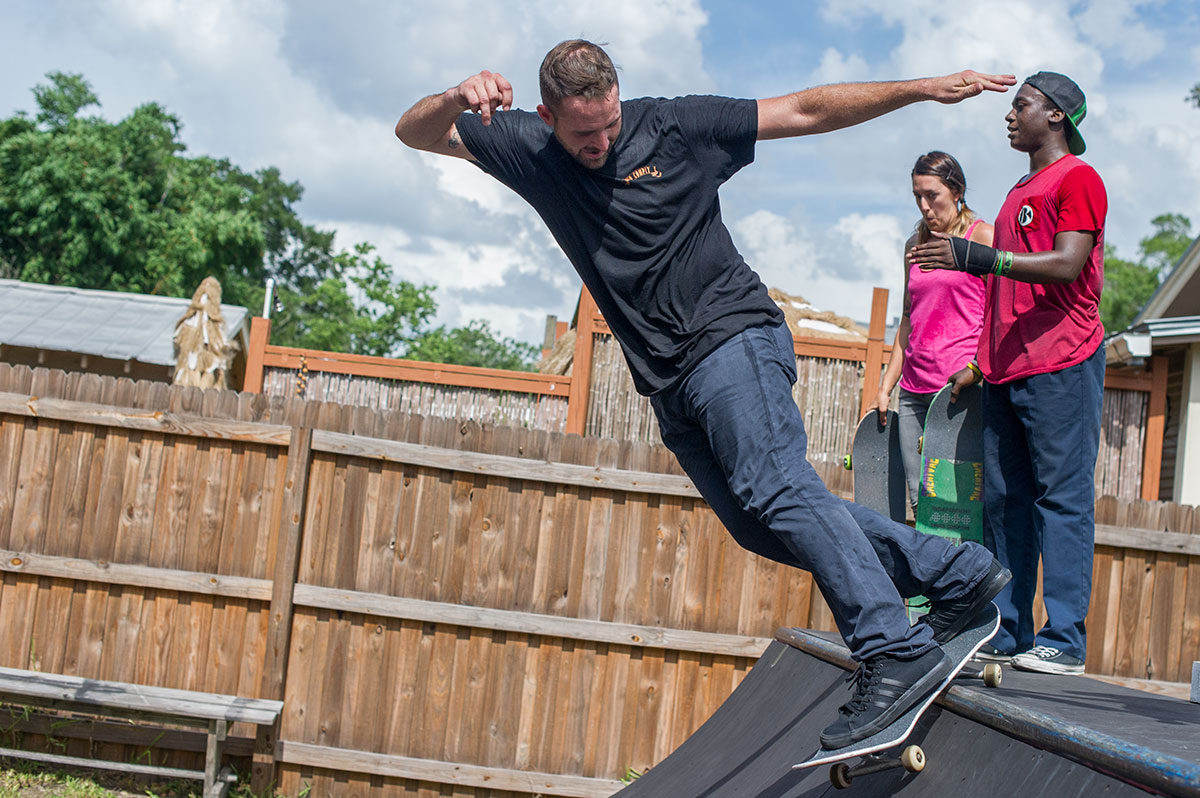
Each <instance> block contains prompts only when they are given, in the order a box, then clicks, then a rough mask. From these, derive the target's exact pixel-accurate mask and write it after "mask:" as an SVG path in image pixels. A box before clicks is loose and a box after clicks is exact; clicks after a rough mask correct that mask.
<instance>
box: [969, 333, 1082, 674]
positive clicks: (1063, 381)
mask: <svg viewBox="0 0 1200 798" xmlns="http://www.w3.org/2000/svg"><path fill="white" fill-rule="evenodd" d="M1103 398H1104V347H1103V346H1101V347H1100V348H1099V349H1097V350H1096V352H1095V354H1093V355H1092V356H1090V357H1089V358H1088V359H1087V360H1085V361H1083V362H1082V363H1079V364H1077V365H1075V366H1071V367H1070V368H1066V369H1063V370H1061V371H1054V372H1051V373H1049V374H1036V375H1034V376H1032V377H1026V378H1024V379H1019V380H1014V381H1012V382H1008V383H1003V384H1000V385H993V384H991V383H984V386H983V415H984V428H983V452H984V454H983V457H984V464H983V479H984V483H983V484H984V487H983V501H984V508H985V511H986V514H985V523H984V540H985V542H986V543H987V544H988V546H990V547H991V548H992V550H993V551H995V552H996V558H997V559H998V560H1000V562H1002V563H1004V565H1005V566H1007V567H1008V569H1009V570H1011V571H1012V574H1013V578H1012V582H1010V583H1009V584H1008V586H1007V587H1006V588H1005V589H1004V591H1003V592H1002V593H1000V595H999V596H997V597H996V604H997V606H999V607H1000V616H1001V624H1000V631H999V632H998V633H997V634H996V637H995V638H994V639H993V640H992V644H993V645H995V646H996V647H997V648H999V649H1001V650H1004V651H1009V652H1013V653H1020V652H1022V651H1028V650H1029V649H1030V648H1032V647H1033V646H1034V645H1047V646H1053V647H1054V648H1057V649H1059V650H1061V651H1065V652H1066V653H1068V654H1071V655H1072V656H1075V657H1079V659H1081V660H1082V659H1083V658H1084V655H1085V654H1086V652H1087V637H1086V632H1085V629H1084V619H1085V618H1086V617H1087V610H1088V602H1089V601H1090V600H1091V595H1092V554H1093V548H1094V543H1095V523H1094V516H1095V502H1096V496H1095V493H1096V488H1095V481H1094V480H1095V470H1096V453H1097V451H1098V450H1099V447H1100V411H1101V406H1102V402H1103ZM1039 556H1040V557H1041V559H1042V596H1043V598H1044V599H1045V604H1046V614H1047V616H1048V618H1047V620H1046V625H1045V626H1043V627H1042V629H1041V631H1039V632H1038V633H1037V635H1036V637H1035V635H1034V630H1033V598H1034V594H1035V593H1036V591H1037V568H1038V557H1039Z"/></svg>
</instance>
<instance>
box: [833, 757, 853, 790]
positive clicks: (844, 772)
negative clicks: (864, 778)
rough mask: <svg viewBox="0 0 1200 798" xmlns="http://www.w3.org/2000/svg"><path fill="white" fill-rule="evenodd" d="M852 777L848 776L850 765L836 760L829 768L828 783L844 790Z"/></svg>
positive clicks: (836, 788)
mask: <svg viewBox="0 0 1200 798" xmlns="http://www.w3.org/2000/svg"><path fill="white" fill-rule="evenodd" d="M852 781H854V779H853V778H852V777H851V776H850V766H849V765H847V764H846V763H845V762H837V763H835V764H834V765H832V766H831V767H830V768H829V783H830V784H832V785H833V788H834V789H835V790H844V789H846V788H847V787H849V786H850V782H852Z"/></svg>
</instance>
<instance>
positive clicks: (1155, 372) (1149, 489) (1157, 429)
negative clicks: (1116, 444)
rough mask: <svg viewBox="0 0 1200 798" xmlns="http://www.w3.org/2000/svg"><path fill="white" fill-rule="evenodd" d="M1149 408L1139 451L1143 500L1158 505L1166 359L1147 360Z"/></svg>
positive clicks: (1164, 412)
mask: <svg viewBox="0 0 1200 798" xmlns="http://www.w3.org/2000/svg"><path fill="white" fill-rule="evenodd" d="M1150 376H1151V379H1152V380H1153V381H1154V383H1153V385H1152V387H1151V388H1150V407H1149V409H1148V410H1147V411H1146V443H1145V446H1144V448H1143V449H1142V498H1143V499H1145V500H1146V501H1151V502H1153V501H1158V488H1159V484H1160V482H1159V480H1161V479H1162V454H1163V435H1164V433H1165V430H1166V418H1167V359H1166V358H1165V357H1163V356H1162V355H1159V356H1157V357H1152V358H1150Z"/></svg>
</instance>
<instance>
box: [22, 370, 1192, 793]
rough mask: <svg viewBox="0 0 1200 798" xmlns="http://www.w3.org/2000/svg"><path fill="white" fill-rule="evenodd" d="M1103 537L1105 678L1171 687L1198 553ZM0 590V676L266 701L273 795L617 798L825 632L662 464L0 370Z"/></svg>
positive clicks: (124, 737) (807, 581) (181, 755)
mask: <svg viewBox="0 0 1200 798" xmlns="http://www.w3.org/2000/svg"><path fill="white" fill-rule="evenodd" d="M1128 512H1129V511H1128V510H1126V514H1127V515H1128ZM1104 535H1105V536H1104V537H1103V538H1102V544H1103V545H1104V546H1107V547H1108V548H1109V549H1110V550H1111V556H1108V557H1107V558H1105V557H1098V558H1097V585H1098V588H1099V586H1100V585H1101V584H1105V585H1109V586H1113V585H1115V584H1119V585H1121V586H1122V590H1120V591H1112V590H1110V591H1109V592H1107V593H1104V594H1103V596H1100V595H1098V602H1096V603H1094V604H1093V616H1094V618H1095V620H1094V621H1093V619H1092V618H1091V617H1090V618H1089V623H1095V624H1096V626H1093V627H1092V628H1093V634H1092V643H1093V644H1094V645H1098V646H1100V650H1101V652H1102V653H1101V655H1100V656H1098V658H1097V661H1098V662H1099V663H1102V665H1103V668H1104V671H1103V672H1107V673H1116V674H1119V675H1128V676H1146V675H1147V673H1148V670H1149V669H1150V668H1151V667H1152V668H1153V673H1154V675H1155V676H1156V677H1158V678H1168V679H1177V680H1178V679H1182V678H1185V677H1184V675H1183V674H1184V671H1183V670H1182V668H1183V665H1184V664H1185V663H1190V661H1191V660H1192V659H1196V658H1200V545H1197V544H1200V535H1185V534H1181V533H1168V532H1155V531H1150V530H1133V531H1129V530H1124V529H1118V528H1113V529H1107V530H1104ZM1118 560H1120V562H1121V565H1120V568H1119V571H1118V569H1117V566H1116V562H1117V561H1118ZM1147 563H1150V564H1151V565H1146V564H1147ZM1146 569H1149V570H1146ZM1151 570H1152V571H1153V573H1152V574H1151V573H1150V571H1151ZM0 571H2V572H3V573H2V578H0V665H2V666H6V667H18V668H27V669H38V670H42V671H47V672H54V673H64V674H69V675H75V676H81V677H88V678H100V679H113V680H119V681H129V682H135V683H141V684H151V685H161V686H166V687H176V688H182V689H191V690H202V691H211V692H222V693H233V694H238V695H244V696H247V697H255V698H268V699H282V700H283V701H284V709H283V714H282V718H281V721H280V723H279V724H278V726H277V728H275V729H270V730H267V731H266V732H264V733H262V734H260V735H259V736H258V737H257V739H247V738H248V736H249V735H250V734H252V732H251V731H250V730H248V729H241V730H238V729H236V728H235V729H234V732H233V734H234V737H235V740H234V741H233V742H232V743H231V750H239V751H241V752H242V754H243V756H246V757H247V758H249V757H250V756H253V763H254V766H253V776H254V778H253V780H254V782H255V784H256V786H258V787H260V788H261V787H262V786H265V784H266V783H267V782H269V781H270V780H271V779H272V778H273V777H274V778H276V779H277V781H278V784H279V786H280V787H281V788H282V789H283V791H284V792H285V793H287V794H296V793H299V792H301V791H303V790H304V789H305V787H306V786H307V787H310V788H311V794H314V795H323V796H341V795H362V794H364V793H367V792H370V794H372V795H387V796H433V795H462V796H467V795H473V796H488V797H491V796H495V797H496V798H510V796H513V797H515V796H518V795H530V794H540V795H546V796H605V795H609V794H611V793H612V792H614V791H616V789H618V787H619V786H620V785H619V782H618V781H616V779H617V778H618V777H619V776H620V775H621V774H623V773H624V772H625V771H626V769H627V768H634V769H638V770H642V769H645V768H647V767H650V766H653V765H654V764H655V763H657V762H658V761H660V760H661V759H662V758H663V757H665V756H666V755H667V754H668V753H669V752H670V751H671V750H673V749H674V748H675V747H676V746H678V745H679V744H680V743H681V742H682V741H683V740H684V739H685V738H686V737H687V736H688V735H689V734H690V733H691V732H692V731H693V730H694V729H695V728H696V727H697V726H699V724H700V723H702V722H703V721H704V720H705V719H706V718H707V717H708V716H709V715H710V714H711V713H712V712H713V711H714V710H715V709H716V707H718V706H719V705H720V704H721V703H722V701H724V699H725V698H726V696H727V695H728V694H729V693H730V692H731V691H732V690H733V688H734V687H735V686H736V685H737V684H738V683H739V682H740V681H741V679H742V678H743V677H744V676H745V674H746V673H747V671H748V670H749V668H750V667H751V666H752V665H753V663H754V661H755V659H756V657H757V656H758V654H759V653H760V652H761V650H762V649H763V647H764V646H765V644H766V639H767V638H768V637H769V636H770V635H771V634H772V633H773V631H774V629H775V628H776V627H778V626H780V625H788V626H791V625H795V626H807V627H811V628H817V629H826V630H829V629H832V628H833V626H832V619H831V618H830V616H829V612H828V609H827V608H826V606H825V604H824V603H823V602H822V601H821V599H820V597H819V595H818V593H817V591H816V589H815V588H814V586H813V584H812V580H811V578H810V577H809V576H808V575H807V574H806V573H804V572H801V571H797V570H792V569H787V568H784V567H782V566H779V565H776V564H774V563H771V562H768V561H765V560H762V559H761V558H757V557H754V556H753V555H750V554H748V553H747V552H745V551H743V550H741V549H740V548H738V547H737V546H736V545H735V544H734V543H733V541H732V539H731V538H730V537H729V536H728V535H727V534H726V533H725V532H724V531H723V530H722V529H721V527H720V524H719V523H718V522H717V521H716V519H715V517H714V516H713V515H712V513H711V511H710V510H709V509H708V508H707V506H706V505H705V504H704V503H703V502H702V501H701V500H700V499H699V498H698V497H697V496H696V493H695V491H694V488H693V487H692V486H691V485H690V483H689V482H688V481H687V480H686V479H685V478H683V477H682V476H680V475H679V473H678V467H677V465H676V464H675V462H674V459H673V457H672V456H671V455H670V454H669V453H668V452H666V451H665V450H664V449H662V448H661V447H654V446H649V445H646V444H641V443H636V442H631V441H624V442H617V441H613V440H606V439H597V438H581V437H578V436H574V435H562V434H556V433H545V432H538V431H530V430H523V429H516V428H500V427H490V426H480V425H478V424H474V423H469V422H466V423H464V422H458V421H451V420H445V419H429V418H421V417H418V416H411V415H403V414H399V413H387V412H383V413H381V412H377V411H373V410H370V409H367V408H363V407H350V406H336V405H332V404H326V403H318V402H306V401H302V400H298V399H285V398H282V397H266V396H263V395H253V394H240V395H239V394H234V393H231V392H216V391H210V392H204V393H201V392H199V391H197V390H195V389H178V388H171V387H168V386H165V385H162V384H149V383H136V384H135V383H131V382H129V381H127V380H120V381H114V380H109V379H100V378H96V377H89V376H83V375H70V376H68V375H63V374H62V373H61V372H45V371H37V372H30V371H29V370H27V369H24V368H10V367H6V366H3V365H0ZM1126 585H1128V586H1129V589H1128V590H1126V589H1125V586H1126ZM1097 592H1098V594H1099V593H1100V590H1099V589H1098V591H1097ZM1096 613H1101V614H1099V615H1097V614H1096ZM1160 613H1167V614H1165V615H1160ZM1150 617H1153V618H1154V619H1155V620H1154V622H1153V623H1152V624H1149V626H1150V627H1151V628H1146V627H1147V626H1148V624H1147V623H1146V620H1147V618H1150ZM1160 618H1167V620H1166V621H1162V620H1159V619H1160ZM1097 628H1099V629H1102V631H1101V632H1100V633H1099V634H1098V633H1097V631H1096V630H1097ZM1110 637H1111V638H1112V639H1113V640H1114V641H1115V643H1113V645H1112V646H1111V648H1112V652H1113V654H1112V656H1110V657H1108V658H1107V659H1105V655H1104V654H1103V651H1104V650H1105V646H1108V643H1107V640H1108V639H1109V638H1110ZM1091 665H1092V659H1091V657H1089V666H1091ZM35 720H36V719H35ZM21 728H27V730H28V731H29V732H31V735H30V736H29V740H28V741H27V742H26V743H25V744H27V745H38V744H43V743H44V741H41V742H39V740H41V738H38V737H36V736H35V735H33V734H32V732H38V731H41V732H49V731H50V730H51V729H52V728H58V727H52V726H51V724H49V723H48V722H41V725H37V723H33V725H31V726H28V727H25V726H22V727H21ZM86 729H87V732H86V733H87V735H90V737H89V739H68V740H67V741H66V742H65V745H67V746H68V747H72V746H73V747H76V748H83V749H87V750H86V753H90V754H95V753H96V750H95V748H96V747H100V748H101V749H102V750H107V751H108V752H109V753H110V755H112V756H116V757H129V756H134V755H136V754H138V753H141V752H143V749H145V748H146V747H147V746H149V745H150V744H152V743H153V744H155V745H162V744H163V743H162V742H157V743H155V742H154V738H151V739H149V740H147V739H146V738H145V737H142V738H137V742H138V747H137V748H126V747H122V745H123V744H124V743H129V742H133V741H134V737H133V734H132V732H131V731H130V730H129V729H127V728H124V727H119V728H114V727H111V726H106V725H104V724H90V725H88V726H87V727H86ZM54 733H55V734H56V735H58V736H59V737H60V738H61V737H70V735H71V734H73V733H74V732H72V731H71V730H70V729H67V730H66V731H63V730H61V729H59V730H58V731H56V732H54ZM97 739H98V740H101V741H103V742H100V743H96V742H93V741H94V740H97ZM167 739H168V740H178V741H179V744H180V745H181V747H183V748H185V749H186V748H187V747H188V746H189V745H192V743H189V742H188V741H187V740H186V739H185V738H181V737H178V735H177V736H176V737H174V738H167ZM237 745H240V746H241V747H240V748H237ZM106 746H107V748H106ZM154 756H155V758H156V759H157V760H161V763H162V764H174V765H176V766H192V767H195V765H196V757H197V756H198V755H196V754H193V753H189V752H188V751H186V750H184V751H175V752H164V751H162V750H159V749H156V752H155V754H154Z"/></svg>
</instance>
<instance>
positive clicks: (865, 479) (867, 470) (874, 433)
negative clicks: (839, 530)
mask: <svg viewBox="0 0 1200 798" xmlns="http://www.w3.org/2000/svg"><path fill="white" fill-rule="evenodd" d="M887 419H888V421H887V426H881V425H880V423H879V414H878V413H877V412H875V411H874V410H872V411H871V412H869V413H867V414H866V415H865V416H863V418H862V421H860V422H858V429H857V430H856V431H855V433H854V450H853V454H852V455H851V456H850V457H848V458H846V466H847V467H848V468H850V469H851V470H853V471H854V501H855V503H856V504H861V505H862V506H864V507H869V508H871V509H872V510H874V511H875V512H877V513H879V514H880V515H886V516H887V517H889V518H891V519H892V520H893V521H899V522H900V523H904V519H905V518H906V517H907V514H908V508H907V499H906V496H905V493H906V487H905V483H904V466H903V465H902V464H901V462H900V431H899V427H900V425H899V424H898V423H897V421H896V412H895V411H894V410H889V411H888V414H887Z"/></svg>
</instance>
